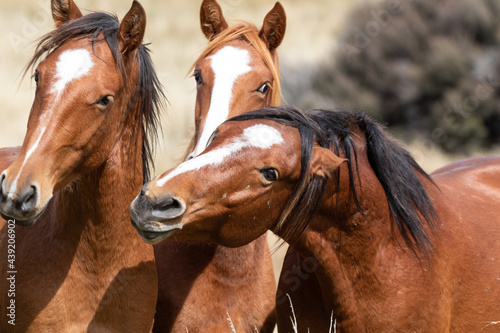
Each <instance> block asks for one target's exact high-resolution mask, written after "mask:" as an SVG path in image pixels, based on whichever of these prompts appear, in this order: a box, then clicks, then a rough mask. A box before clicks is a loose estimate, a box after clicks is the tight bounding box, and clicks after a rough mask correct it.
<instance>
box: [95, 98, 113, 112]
mask: <svg viewBox="0 0 500 333" xmlns="http://www.w3.org/2000/svg"><path fill="white" fill-rule="evenodd" d="M113 101H114V98H113V96H109V95H108V96H105V97H103V98H101V99H100V100H98V101H97V102H96V105H97V107H98V108H99V109H102V110H103V109H106V108H107V107H108V106H109V104H111V103H113Z"/></svg>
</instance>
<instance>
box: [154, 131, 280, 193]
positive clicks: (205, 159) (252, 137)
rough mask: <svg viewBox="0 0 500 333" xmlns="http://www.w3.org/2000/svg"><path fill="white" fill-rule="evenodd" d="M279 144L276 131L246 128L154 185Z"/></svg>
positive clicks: (187, 162)
mask: <svg viewBox="0 0 500 333" xmlns="http://www.w3.org/2000/svg"><path fill="white" fill-rule="evenodd" d="M281 143H283V137H282V136H281V133H280V132H279V131H278V130H277V129H275V128H273V127H270V126H267V125H262V124H259V125H254V126H251V127H248V128H246V129H245V130H244V131H243V135H242V136H241V137H239V138H236V139H234V140H233V142H231V143H230V144H228V145H226V146H223V147H221V148H217V149H214V150H212V151H209V152H208V153H206V154H202V155H200V156H197V157H195V158H193V159H190V160H188V161H186V162H183V163H181V164H179V166H178V167H177V168H175V169H174V170H172V171H171V172H170V173H169V174H167V175H165V176H164V177H163V178H160V179H158V180H157V181H156V184H157V186H160V187H161V186H163V185H165V183H166V182H167V181H169V180H170V179H172V178H174V177H176V176H178V175H180V174H183V173H185V172H188V171H195V170H200V169H201V168H203V167H206V166H209V165H212V166H216V165H219V164H221V163H222V162H223V161H224V160H225V159H226V158H227V157H229V156H231V155H233V154H235V153H236V152H238V151H240V150H242V149H244V148H259V149H269V148H271V147H272V146H274V145H277V144H281Z"/></svg>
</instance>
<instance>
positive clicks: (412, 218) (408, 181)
mask: <svg viewBox="0 0 500 333" xmlns="http://www.w3.org/2000/svg"><path fill="white" fill-rule="evenodd" d="M251 119H270V120H274V121H277V122H279V123H282V124H284V125H287V126H292V127H295V128H297V129H298V130H299V132H300V137H301V142H302V157H301V172H300V177H299V180H298V182H297V185H296V186H295V189H294V192H293V194H292V196H291V198H290V200H289V201H288V203H287V205H286V206H285V209H284V210H283V213H282V215H281V217H280V219H279V220H278V222H277V231H278V232H279V233H280V235H282V237H283V238H285V239H287V240H291V241H290V242H291V243H293V242H294V241H296V240H297V239H298V237H299V236H300V234H301V233H302V232H303V231H304V229H305V228H306V227H307V225H308V223H309V221H310V220H311V218H312V216H313V215H314V213H315V211H316V209H317V207H318V205H319V203H320V201H321V199H322V197H323V194H324V192H325V188H326V184H327V181H328V179H327V178H324V177H319V176H313V177H312V178H311V177H309V176H308V175H309V173H308V170H309V167H310V161H311V156H312V151H313V146H314V144H315V143H317V144H319V145H320V146H322V147H324V148H328V149H331V150H332V151H333V152H334V153H335V154H337V155H340V153H341V152H342V154H343V155H344V156H345V158H346V159H347V165H348V172H349V191H350V193H351V194H352V196H353V199H354V202H355V205H356V206H357V209H358V211H359V212H360V213H362V214H363V215H364V212H363V209H362V207H361V204H360V201H359V198H358V193H357V190H356V186H355V177H356V176H357V177H358V179H360V178H359V169H358V168H357V163H358V157H357V149H356V144H355V141H354V140H353V136H355V137H359V136H358V135H357V134H356V132H361V133H363V134H364V136H365V140H366V153H367V157H368V161H369V163H370V167H371V168H372V169H373V172H374V173H375V175H376V177H377V179H378V180H379V182H380V184H381V185H382V187H383V189H384V191H385V194H386V198H387V202H388V204H389V209H390V212H391V216H392V220H393V222H394V223H395V224H396V226H397V229H398V230H399V233H400V234H401V235H402V237H403V239H404V240H405V242H406V243H407V245H408V246H409V248H410V249H411V250H412V251H415V250H417V249H420V250H423V251H424V253H425V254H429V253H430V252H431V251H432V244H431V241H430V239H429V237H428V235H427V233H426V231H425V229H424V226H423V222H424V221H426V222H427V223H428V224H429V225H430V226H431V228H434V225H435V223H436V220H437V215H436V212H435V209H434V206H433V204H432V202H431V200H430V198H429V196H428V195H427V192H426V190H425V188H424V186H423V184H422V182H421V180H420V178H419V176H418V175H421V176H423V177H424V178H426V179H428V180H429V181H430V182H431V183H433V184H434V182H433V181H432V179H431V178H430V176H429V175H428V174H427V173H425V171H424V170H423V169H422V168H421V167H420V166H419V165H418V164H417V162H415V160H414V159H413V157H412V156H411V154H410V153H409V152H408V151H407V150H405V149H404V148H403V147H401V146H400V145H399V144H398V143H397V142H396V141H395V140H393V139H391V138H390V137H388V135H387V134H386V133H385V131H384V129H383V128H382V126H381V125H380V124H378V123H376V122H375V121H373V120H372V119H370V118H369V117H368V116H367V115H365V114H362V113H351V112H348V111H328V110H315V111H311V112H308V113H305V112H303V111H301V110H299V109H296V108H293V107H268V108H263V109H260V110H256V111H252V112H249V113H246V114H242V115H239V116H236V117H234V118H231V119H230V120H228V121H243V120H251ZM354 165H356V171H357V172H356V173H355V168H354ZM338 177H339V178H338V179H337V184H339V183H340V173H338ZM360 186H362V184H361V182H360ZM337 189H338V187H337Z"/></svg>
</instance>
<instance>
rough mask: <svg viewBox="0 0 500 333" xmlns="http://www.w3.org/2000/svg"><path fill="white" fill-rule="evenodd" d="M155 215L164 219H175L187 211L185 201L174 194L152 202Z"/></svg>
mask: <svg viewBox="0 0 500 333" xmlns="http://www.w3.org/2000/svg"><path fill="white" fill-rule="evenodd" d="M152 208H153V216H155V217H159V218H162V219H174V218H176V217H179V216H181V215H182V214H184V212H185V211H186V205H185V204H184V201H182V200H181V199H179V198H175V197H172V196H168V197H163V198H161V199H159V200H157V201H156V202H154V203H152Z"/></svg>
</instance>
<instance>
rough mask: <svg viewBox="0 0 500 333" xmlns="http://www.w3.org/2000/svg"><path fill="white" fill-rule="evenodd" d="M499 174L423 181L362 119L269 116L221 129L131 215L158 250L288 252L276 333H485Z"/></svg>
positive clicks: (498, 268) (485, 171)
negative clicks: (199, 245)
mask: <svg viewBox="0 0 500 333" xmlns="http://www.w3.org/2000/svg"><path fill="white" fill-rule="evenodd" d="M299 152H301V153H299ZM221 164H223V167H222V166H221ZM499 172H500V158H494V157H491V158H480V159H470V160H465V161H461V162H457V163H454V164H452V165H450V166H447V167H444V168H442V169H440V170H437V171H436V172H435V173H434V174H432V175H431V176H429V175H427V174H426V173H425V172H424V171H423V170H422V169H421V168H420V167H419V166H418V164H416V162H415V161H414V160H413V158H412V157H411V155H410V154H409V153H408V152H407V151H406V150H404V149H403V148H401V147H400V146H399V145H398V144H397V143H395V142H394V141H393V140H391V139H390V138H388V137H387V136H386V135H385V134H384V132H383V131H382V129H381V128H380V127H379V126H378V125H376V124H375V123H374V122H373V121H371V120H369V119H368V118H367V117H366V116H362V115H353V114H350V113H348V112H327V111H318V112H317V113H314V114H310V115H308V114H304V113H302V112H301V111H299V110H296V109H292V108H266V109H263V110H258V111H255V112H251V113H248V114H245V115H240V116H238V117H235V118H233V119H231V120H230V121H228V122H226V123H225V124H223V125H221V126H220V127H219V131H218V135H217V137H216V138H214V140H213V141H212V143H211V144H210V145H209V146H208V148H207V150H206V151H205V152H204V153H203V154H202V155H200V157H199V158H198V157H197V158H194V159H193V160H191V161H186V162H184V163H183V164H181V165H179V166H178V167H177V168H174V169H173V170H170V171H168V172H166V173H165V174H164V175H162V176H161V177H159V178H158V179H156V180H155V181H153V182H151V183H149V184H147V185H146V186H145V187H144V189H145V192H143V193H142V194H141V195H139V196H138V197H137V198H136V199H135V200H134V202H133V204H132V209H131V212H132V218H133V223H134V224H135V225H136V228H137V229H139V230H143V232H144V231H148V232H151V233H152V234H154V235H158V236H159V237H162V235H163V234H164V233H165V232H167V233H168V234H173V235H175V236H176V238H178V239H179V240H193V239H198V240H200V239H203V240H212V241H215V242H218V243H220V244H223V245H225V246H240V245H242V244H246V243H248V242H249V241H251V240H252V239H255V238H256V237H258V236H259V235H261V234H262V233H263V232H265V230H273V231H274V232H275V233H277V234H278V235H280V236H281V237H282V238H283V239H284V240H286V241H287V242H289V243H290V244H291V247H290V250H289V251H288V253H287V256H286V258H285V263H284V267H283V271H282V274H281V277H280V282H279V286H278V295H277V315H278V328H279V330H280V331H284V332H288V331H299V332H302V331H307V330H308V329H309V330H310V331H311V332H313V331H314V332H328V331H333V327H335V329H336V330H337V331H341V332H469V331H472V332H478V331H486V332H487V331H496V330H498V318H497V317H498V314H499V313H500V289H499V288H498V287H499V285H500V280H499V278H500V277H499V275H498V274H499V272H500V263H499V262H498V260H497V259H498V256H499V254H500V243H499V242H498V236H499V233H500V223H499V219H498V214H499V213H500V181H499V179H498V174H499ZM242 175H245V177H242ZM198 184H203V186H199V185H198ZM247 184H248V185H247ZM221 193H225V194H227V195H226V196H223V198H222V197H221ZM167 198H168V199H169V200H171V201H172V202H173V204H172V206H171V207H170V209H169V212H170V216H168V217H167V216H166V215H167V214H166V213H165V212H163V214H164V216H165V217H164V218H163V219H162V220H161V221H159V222H158V221H155V223H158V226H156V228H155V229H152V228H151V223H152V222H151V217H150V216H151V214H158V213H157V212H156V210H155V208H154V207H155V201H156V200H163V201H164V200H167ZM252 216H253V218H252ZM403 217H404V218H403ZM150 239H154V238H153V237H150ZM290 302H291V304H290ZM291 306H292V307H293V309H292V308H291ZM290 319H292V320H290Z"/></svg>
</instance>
